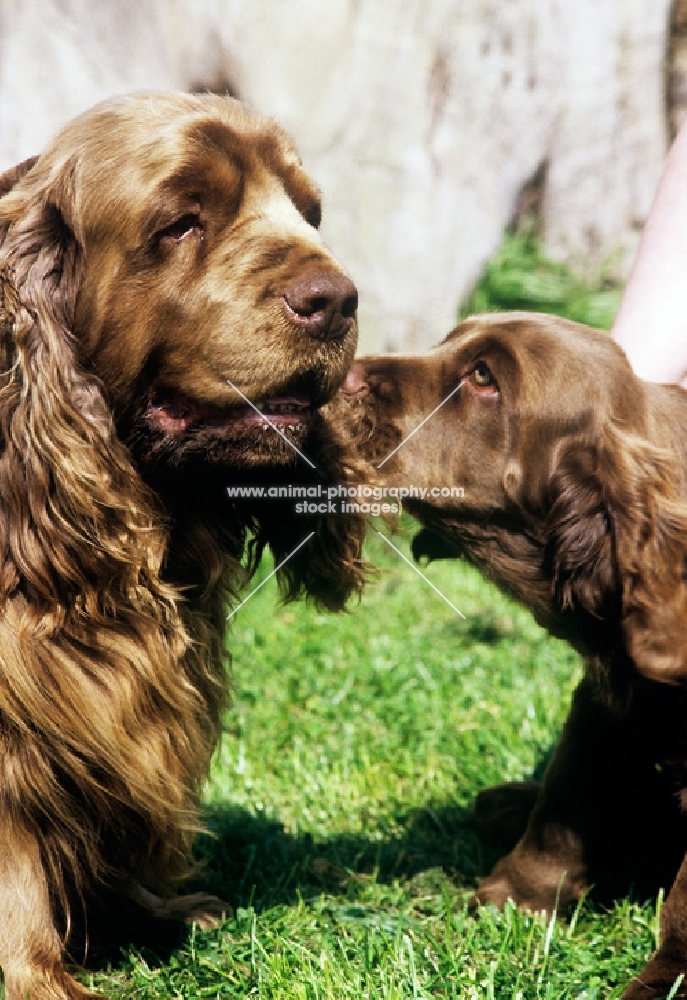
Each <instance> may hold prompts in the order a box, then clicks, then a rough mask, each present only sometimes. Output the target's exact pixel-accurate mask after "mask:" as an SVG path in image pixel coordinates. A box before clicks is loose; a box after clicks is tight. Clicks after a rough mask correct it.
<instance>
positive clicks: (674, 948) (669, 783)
mask: <svg viewBox="0 0 687 1000" xmlns="http://www.w3.org/2000/svg"><path fill="white" fill-rule="evenodd" d="M458 385H460V389H459V390H458V391H457V392H455V393H454V394H453V395H450V394H451V393H452V392H453V390H455V389H456V386H458ZM345 391H346V393H347V397H348V399H349V401H350V402H351V403H352V412H353V415H354V416H353V419H354V420H355V419H357V422H358V425H359V426H362V427H364V428H365V429H366V431H367V435H368V444H367V446H366V450H367V456H366V457H367V458H368V459H371V460H372V465H373V466H376V465H377V464H379V463H380V462H382V460H383V459H385V458H386V456H387V455H388V454H389V452H390V451H391V449H392V448H393V447H395V446H396V445H397V444H399V443H400V442H401V441H402V440H403V439H404V438H405V437H406V436H407V435H408V434H410V433H411V431H413V430H414V429H415V428H416V427H417V426H418V425H419V424H420V423H421V421H423V420H424V418H425V417H427V416H428V414H430V413H431V412H432V411H433V410H435V408H437V407H438V406H439V405H440V404H441V403H442V401H444V400H447V401H446V402H445V403H444V405H442V406H441V408H440V409H438V410H437V412H436V413H434V415H433V416H432V417H431V419H429V420H428V421H427V423H426V424H425V425H424V426H423V427H422V428H421V430H419V431H418V432H417V433H416V434H414V435H413V436H412V437H411V438H409V439H408V440H407V441H406V443H404V444H403V445H402V447H400V448H399V450H398V451H397V452H396V453H395V455H393V457H392V458H390V459H389V460H388V461H386V462H385V463H384V464H383V466H382V467H381V468H380V469H379V470H378V471H377V472H376V473H375V475H376V477H378V478H379V477H381V479H382V481H383V482H384V483H386V484H388V485H397V486H402V485H406V486H407V485H410V484H412V485H415V486H425V487H427V488H431V487H442V486H452V485H458V486H462V487H463V488H464V497H462V498H460V499H450V498H442V497H441V496H437V497H434V498H431V497H429V496H427V497H426V498H425V499H424V500H418V499H408V500H407V501H406V507H407V509H408V510H409V511H410V512H411V513H412V514H413V515H414V516H415V517H416V518H417V519H418V520H419V521H420V522H421V524H422V525H423V526H424V527H423V529H422V530H421V531H420V533H419V535H418V536H417V537H416V538H415V540H414V545H413V549H414V553H415V555H416V557H420V556H422V555H425V556H429V557H430V558H432V557H436V556H438V555H443V556H464V557H465V558H466V559H468V560H469V561H470V562H472V563H474V564H475V565H476V566H478V567H479V568H480V569H481V570H482V571H483V572H484V573H485V574H486V575H487V576H489V577H490V578H491V579H493V580H494V581H495V582H496V583H497V584H498V585H499V586H500V587H501V588H503V589H504V590H505V591H506V592H507V593H509V594H511V595H512V596H513V597H515V598H516V599H517V600H519V601H521V602H522V603H523V604H525V605H526V606H527V607H529V608H531V610H532V611H533V613H534V615H535V617H536V618H537V620H538V621H539V622H540V623H541V624H542V625H544V626H545V627H546V628H547V629H549V630H550V632H551V633H553V634H554V635H556V636H560V637H563V638H565V639H567V640H568V641H569V642H570V643H571V644H572V645H573V646H574V647H575V648H576V649H578V650H579V651H580V652H581V653H582V654H583V656H584V657H585V660H586V674H585V678H584V680H583V681H582V683H581V684H580V686H579V688H578V689H577V691H576V693H575V697H574V699H573V705H572V710H571V713H570V716H569V718H568V721H567V723H566V725H565V728H564V731H563V734H562V737H561V740H560V743H559V745H558V748H557V750H556V752H555V755H554V758H553V760H552V762H551V764H550V766H549V768H548V770H547V772H546V776H545V780H544V783H543V786H542V788H541V791H540V792H539V794H538V795H537V793H536V789H534V795H533V787H532V785H526V786H525V787H524V788H522V790H521V791H520V793H519V792H518V789H517V788H515V789H511V790H509V789H508V787H507V786H505V787H502V788H501V789H498V790H494V791H492V792H491V793H484V796H483V797H482V798H481V801H480V803H479V810H480V812H481V813H482V815H483V816H486V815H488V814H491V816H492V818H493V819H496V820H498V818H499V817H502V816H504V815H508V817H509V820H512V818H513V816H514V815H516V814H517V812H518V810H519V809H520V810H521V812H522V815H523V817H524V819H523V822H524V823H526V830H525V831H524V834H523V836H522V837H521V839H520V840H519V842H518V843H517V845H516V846H515V847H514V849H513V850H512V851H511V853H510V854H508V855H507V857H505V858H504V859H503V860H502V861H500V862H499V863H498V864H497V866H496V868H495V869H494V871H493V872H492V874H491V875H490V876H489V877H488V878H487V879H485V880H484V882H483V883H482V884H481V886H480V888H479V890H478V892H477V898H478V899H479V900H481V901H485V902H486V901H493V902H496V903H498V904H503V903H504V902H505V900H506V899H507V898H509V897H510V898H512V899H514V900H515V901H516V902H517V903H519V904H521V905H523V906H526V907H530V908H532V909H535V910H539V909H546V910H549V911H550V910H552V909H553V908H554V906H556V905H558V906H559V907H560V906H564V905H565V904H566V903H568V902H570V901H572V900H575V899H577V898H579V896H580V894H581V893H583V892H584V891H585V890H586V889H587V887H588V886H589V885H590V884H591V883H592V882H594V883H597V884H603V885H605V887H607V888H608V889H609V890H610V891H611V892H613V891H615V890H619V887H620V886H621V885H622V881H623V878H622V877H623V876H624V875H627V874H628V871H627V869H629V875H630V876H632V875H633V874H636V875H639V874H640V871H644V870H651V869H653V872H654V874H656V875H658V876H659V877H663V878H665V877H666V868H667V869H668V872H669V874H668V876H667V878H668V884H670V881H672V879H673V878H675V875H676V873H677V877H676V878H675V882H674V884H673V886H672V889H671V891H670V894H669V896H668V900H667V903H666V905H665V908H664V910H663V924H662V944H661V947H660V949H659V951H658V952H657V954H656V956H655V957H654V958H653V960H652V961H651V963H650V964H649V965H648V966H647V968H646V969H645V970H644V971H643V973H642V974H641V976H640V977H639V979H638V980H637V981H635V982H634V983H633V984H631V985H630V986H628V988H627V990H626V992H625V994H624V996H625V998H626V1000H629V998H632V1000H635V998H640V997H647V998H648V997H654V996H661V995H664V994H665V993H667V992H668V990H669V989H670V987H671V985H672V984H673V981H674V980H675V978H676V977H677V976H678V975H679V974H680V973H684V972H687V862H682V858H683V855H684V849H685V842H684V840H683V835H682V820H681V810H683V809H684V808H685V806H687V772H686V765H687V695H686V693H685V684H686V683H687V583H686V573H685V552H686V549H687V501H686V486H685V482H686V479H685V471H686V467H687V463H686V452H687V394H686V393H685V392H683V391H682V390H681V389H679V388H674V387H668V386H658V385H650V384H645V383H642V382H641V381H640V380H639V379H637V378H636V377H635V376H634V375H633V373H632V371H631V369H630V366H629V364H628V363H627V360H626V358H625V356H624V355H623V353H622V351H621V350H620V349H619V348H618V347H617V346H616V345H615V344H614V343H613V342H612V341H611V339H610V338H609V336H608V335H606V334H603V333H599V332H597V331H594V330H590V329H588V328H586V327H583V326H579V325H577V324H574V323H569V322H566V321H564V320H560V319H557V318H554V317H549V316H542V315H534V314H525V313H519V314H518V313H515V314H502V315H487V316H483V317H475V318H472V319H468V320H466V321H465V322H464V323H462V324H461V325H460V326H459V327H457V329H455V330H454V331H453V332H452V333H451V334H450V335H449V337H448V338H447V339H446V340H445V341H444V342H443V344H441V345H440V346H439V347H437V348H436V349H435V350H433V351H432V352H430V353H429V354H426V355H423V356H419V357H417V356H416V357H393V356H391V357H368V358H363V359H361V360H360V361H358V362H356V363H355V365H354V367H353V369H352V371H351V373H350V375H349V378H348V380H347V383H346V390H345ZM449 396H450V398H447V397H449ZM533 800H536V801H535V804H534V807H533V808H532V802H533ZM530 810H531V811H530ZM528 816H529V821H527V817H528ZM681 863H682V865H681ZM671 866H672V870H671ZM678 868H679V871H678ZM664 884H665V883H664ZM679 995H680V996H682V995H685V990H683V991H682V992H681V993H680V994H679Z"/></svg>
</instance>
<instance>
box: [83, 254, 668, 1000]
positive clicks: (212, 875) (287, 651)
mask: <svg viewBox="0 0 687 1000" xmlns="http://www.w3.org/2000/svg"><path fill="white" fill-rule="evenodd" d="M616 301H617V291H613V290H612V289H609V288H607V287H606V286H605V285H603V287H601V288H600V289H597V290H596V291H595V290H593V289H591V288H587V287H586V286H583V285H581V284H580V283H579V282H576V281H575V280H574V279H573V278H571V277H570V276H569V275H568V274H567V272H565V271H564V270H562V269H561V268H560V267H559V265H555V264H551V263H550V262H548V261H546V260H545V258H543V257H542V255H541V252H540V251H539V248H538V246H537V244H536V242H534V241H533V240H532V238H531V237H527V239H524V238H523V237H522V236H514V237H509V239H508V240H507V242H506V244H505V245H504V248H503V249H502V251H501V252H500V255H499V257H498V258H497V261H496V262H495V263H493V265H490V267H488V268H487V271H486V273H485V276H484V279H483V281H482V282H481V283H480V285H478V287H477V289H476V290H475V293H474V295H473V298H472V300H471V302H470V303H469V304H468V305H467V309H468V311H474V310H475V309H484V308H504V307H505V308H521V307H525V308H549V309H554V308H556V309H557V311H558V312H565V313H566V314H567V315H572V316H573V317H574V318H576V319H582V320H585V321H588V322H593V323H596V324H599V325H608V323H609V322H610V319H611V317H612V309H613V308H614V303H615V302H616ZM409 529H410V525H409V524H406V525H405V528H404V530H405V532H406V534H407V533H408V531H409ZM399 544H400V545H401V546H402V548H403V550H404V551H406V552H408V538H407V537H406V538H403V539H402V540H401V541H400V542H399ZM368 557H369V559H370V560H371V561H372V562H374V563H376V564H377V565H378V566H379V567H381V573H380V576H379V577H378V579H377V580H376V581H374V582H373V583H372V584H371V585H370V586H369V587H368V589H367V591H366V593H365V595H364V597H363V599H362V602H361V604H360V606H359V607H358V608H357V609H355V611H354V613H352V614H349V615H338V616H336V615H328V614H321V613H318V612H317V611H316V610H314V609H313V608H311V607H309V606H307V605H305V604H297V605H289V606H286V607H284V606H281V605H279V603H278V595H277V592H276V587H275V585H274V580H272V581H270V582H269V583H268V584H267V585H266V586H264V587H263V588H262V589H261V590H260V592H259V593H258V594H257V595H256V596H255V597H253V598H252V599H251V600H250V601H248V603H247V604H246V605H245V606H244V607H243V608H242V609H241V611H240V612H239V613H238V614H237V615H236V617H235V619H234V620H233V628H232V632H231V636H230V643H229V645H230V648H231V651H232V656H233V678H234V687H235V693H234V703H233V708H232V710H231V711H230V713H229V714H228V716H227V719H226V732H225V735H224V739H223V741H222V744H221V747H220V749H219V752H218V754H217V757H216V760H215V764H214V767H213V771H212V775H211V778H210V781H209V783H208V786H207V789H206V793H205V801H206V803H207V821H208V826H209V827H210V829H211V831H212V833H213V836H212V837H204V838H202V840H201V842H200V844H199V851H200V853H201V855H202V856H203V857H204V859H205V862H206V872H205V884H206V887H207V888H208V889H210V890H211V891H214V892H216V893H218V894H220V895H222V896H224V897H225V898H226V899H228V900H230V901H231V903H232V904H233V906H234V914H233V915H232V916H231V917H230V918H228V919H227V920H226V921H225V922H224V923H223V924H222V925H221V926H220V927H219V928H218V929H217V930H213V931H211V932H201V931H199V930H197V929H194V930H193V931H192V932H191V933H190V935H189V937H188V939H187V940H186V942H185V943H184V944H183V945H182V946H181V947H180V948H179V949H178V950H176V951H174V952H172V953H171V955H169V954H168V955H166V956H165V957H164V958H161V957H159V956H155V955H154V954H153V953H148V952H146V953H144V954H139V953H136V952H133V951H131V952H127V953H126V954H125V955H123V956H122V960H121V962H120V963H119V964H117V965H114V966H113V967H112V968H111V969H109V970H105V971H102V972H99V973H98V974H95V975H94V976H93V977H89V976H86V977H85V981H87V982H92V983H93V985H95V986H96V987H97V988H98V989H100V990H102V991H103V992H104V993H106V994H107V995H109V996H111V997H113V998H114V997H116V998H122V1000H134V998H136V1000H148V998H169V1000H171V998H201V997H202V998H261V1000H267V998H270V1000H278V998H284V1000H325V998H340V1000H347V998H351V1000H353V998H369V1000H411V998H412V1000H414V998H430V997H431V998H446V1000H448V998H461V1000H472V998H486V1000H490V998H494V1000H505V998H507V1000H535V998H546V1000H564V998H566V1000H567V998H570V1000H572V998H578V1000H582V998H585V1000H593V998H601V997H604V998H608V997H618V996H619V995H620V992H621V990H622V985H623V984H625V983H627V981H628V980H629V979H630V978H631V977H632V975H633V974H635V973H636V972H637V971H638V970H639V969H640V967H641V966H642V964H643V963H644V961H645V960H646V959H647V957H648V956H649V954H650V953H651V951H652V950H653V948H654V947H655V945H656V939H657V926H658V908H659V907H658V905H657V904H656V903H655V902H649V903H645V904H643V905H638V904H636V903H633V902H630V901H629V900H621V901H619V902H618V903H617V904H616V905H615V907H614V908H613V909H612V910H610V911H603V910H601V909H599V908H597V907H594V906H593V905H591V904H590V903H588V902H585V903H584V904H583V905H582V906H580V907H579V908H578V910H577V911H576V912H575V913H574V914H572V915H571V914H567V915H565V916H564V917H559V918H558V919H554V920H551V921H548V922H547V921H546V920H545V919H543V918H542V917H540V916H531V915H527V914H522V913H518V912H517V911H515V910H514V909H512V908H509V909H506V911H505V912H504V913H499V912H497V911H496V910H494V909H492V908H485V909H484V910H482V911H481V912H480V913H479V914H478V915H477V916H472V915H470V914H469V912H468V909H467V901H468V899H469V896H470V891H471V888H472V887H473V886H474V884H475V880H476V878H477V877H478V876H479V875H481V874H485V873H486V872H487V871H488V870H489V868H490V866H491V864H492V863H493V861H494V859H495V855H494V853H493V851H492V849H491V848H490V847H489V846H488V845H486V844H484V843H483V842H481V841H480V839H479V837H478V834H477V831H476V829H475V825H474V822H473V819H472V815H471V812H470V804H471V801H472V799H473V798H474V795H475V793H476V792H477V791H478V790H480V789H481V788H485V787H487V786H489V785H491V784H493V783H495V782H499V781H503V780H507V779H517V778H520V777H528V776H530V775H532V774H533V773H538V772H540V771H541V769H542V767H543V765H544V763H545V760H546V757H547V754H548V753H549V751H550V748H551V746H552V744H553V743H554V741H555V739H556V734H557V733H558V731H559V729H560V726H561V723H562V720H563V718H564V717H565V714H566V711H567V707H568V702H569V697H570V693H571V691H572V689H573V687H574V685H575V683H576V680H577V678H578V677H579V674H580V664H579V662H578V660H577V658H576V656H575V655H574V654H573V653H572V652H571V650H570V649H569V648H568V647H567V646H565V645H564V644H562V643H560V642H557V641H554V640H552V639H550V638H548V637H547V636H546V635H545V634H544V633H543V632H542V631H541V630H540V629H539V628H538V627H537V626H536V625H535V624H534V622H533V621H532V619H531V617H530V616H529V615H528V614H527V613H526V612H525V611H523V610H521V609H519V608H518V607H516V606H514V605H513V604H512V603H510V602H509V601H508V600H506V599H505V598H504V597H503V596H501V595H500V594H498V593H497V592H496V591H495V590H494V589H493V588H492V587H490V586H489V585H488V584H486V583H485V582H484V581H483V580H482V579H481V578H480V577H479V575H478V574H477V573H476V572H474V571H472V570H471V569H469V568H468V567H465V566H463V565H462V564H457V563H434V564H432V565H431V566H430V567H429V568H428V569H427V570H426V572H427V575H428V576H429V578H430V579H431V580H432V581H433V582H434V583H435V585H436V586H438V587H439V588H440V589H441V590H442V591H443V592H444V593H445V594H446V595H447V597H449V598H450V600H451V601H452V602H453V603H454V604H455V605H456V606H457V607H458V608H459V609H460V610H461V611H462V612H463V613H464V614H465V616H466V619H465V620H463V619H461V618H460V617H458V616H457V615H456V614H455V613H454V612H453V611H452V610H451V609H450V608H449V607H448V606H447V605H446V604H444V602H443V601H441V600H440V598H439V597H437V595H436V594H435V593H434V592H433V591H432V590H431V589H430V588H429V587H428V586H427V585H426V584H425V583H423V582H422V581H421V580H420V579H419V578H418V577H417V576H416V575H415V574H414V573H413V571H412V570H411V569H410V568H409V567H408V566H407V565H406V564H405V563H404V562H403V561H402V560H401V559H400V558H399V557H398V556H396V555H395V553H393V552H392V551H391V550H390V549H389V548H388V547H387V546H385V545H384V543H383V542H382V541H381V539H379V538H378V536H377V535H375V534H374V532H372V533H371V537H370V539H369V543H368ZM268 571H269V566H267V565H264V566H263V567H262V568H261V574H262V575H263V576H264V575H265V574H266V573H267V572H268Z"/></svg>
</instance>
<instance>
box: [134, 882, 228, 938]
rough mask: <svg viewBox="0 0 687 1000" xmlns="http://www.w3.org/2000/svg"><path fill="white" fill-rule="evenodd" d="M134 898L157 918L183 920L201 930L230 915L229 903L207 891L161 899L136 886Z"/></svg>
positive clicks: (216, 923)
mask: <svg viewBox="0 0 687 1000" xmlns="http://www.w3.org/2000/svg"><path fill="white" fill-rule="evenodd" d="M136 900H137V901H138V902H139V903H140V904H141V905H142V906H144V907H145V908H146V910H148V911H149V913H150V914H151V915H152V916H153V917H157V918H158V919H159V920H185V921H186V923H189V924H197V925H198V926H199V927H201V928H202V929H203V930H210V929H211V928H213V927H217V925H218V924H219V923H220V922H221V921H222V920H225V919H226V918H227V917H230V916H231V915H232V912H233V910H232V908H231V906H230V905H229V903H227V902H225V901H224V900H223V899H220V898H219V896H212V895H210V894H209V893H207V892H192V893H188V894H187V895H185V896H174V897H172V899H163V898H161V897H160V896H156V895H155V894H154V893H152V892H150V891H149V890H148V889H144V888H143V887H142V886H138V887H137V888H136Z"/></svg>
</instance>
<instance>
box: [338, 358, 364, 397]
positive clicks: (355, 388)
mask: <svg viewBox="0 0 687 1000" xmlns="http://www.w3.org/2000/svg"><path fill="white" fill-rule="evenodd" d="M341 391H342V392H343V394H344V396H356V397H358V398H362V397H363V396H367V395H368V394H369V392H370V386H369V385H368V383H367V378H366V372H365V365H364V364H363V363H362V362H361V361H354V362H353V364H352V365H351V367H350V368H349V370H348V375H347V376H346V378H345V379H344V384H343V385H342V386H341Z"/></svg>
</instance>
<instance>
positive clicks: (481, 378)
mask: <svg viewBox="0 0 687 1000" xmlns="http://www.w3.org/2000/svg"><path fill="white" fill-rule="evenodd" d="M472 379H473V381H474V383H475V385H478V386H480V388H482V389H484V388H486V387H487V386H490V385H494V384H495V379H494V376H493V375H492V374H491V370H490V368H489V365H487V364H486V363H485V362H484V361H478V362H477V364H476V365H475V368H474V370H473V372H472Z"/></svg>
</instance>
